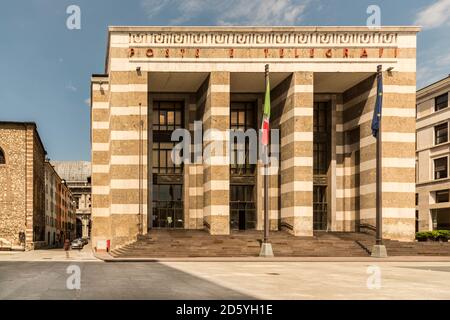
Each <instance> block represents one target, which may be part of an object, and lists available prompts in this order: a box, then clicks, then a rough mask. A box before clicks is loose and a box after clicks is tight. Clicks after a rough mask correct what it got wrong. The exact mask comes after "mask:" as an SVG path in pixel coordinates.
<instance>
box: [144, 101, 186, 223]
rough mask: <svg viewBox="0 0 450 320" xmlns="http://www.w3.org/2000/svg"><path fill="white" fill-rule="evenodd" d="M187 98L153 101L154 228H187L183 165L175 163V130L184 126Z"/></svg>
mask: <svg viewBox="0 0 450 320" xmlns="http://www.w3.org/2000/svg"><path fill="white" fill-rule="evenodd" d="M183 107H184V102H180V101H155V102H154V104H153V120H152V123H153V146H152V167H153V168H152V172H153V177H152V178H153V188H152V189H153V193H152V197H153V199H152V210H153V214H152V217H151V218H152V221H151V222H150V223H149V225H151V226H153V227H154V228H183V226H184V221H183V196H182V195H183V179H182V173H183V165H182V164H178V165H176V164H174V163H173V161H172V156H171V153H172V149H173V147H174V146H175V144H176V143H177V142H173V141H171V135H172V132H173V131H174V130H176V129H180V128H183Z"/></svg>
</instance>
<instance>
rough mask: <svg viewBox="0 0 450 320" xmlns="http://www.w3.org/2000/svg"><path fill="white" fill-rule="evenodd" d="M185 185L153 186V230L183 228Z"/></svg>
mask: <svg viewBox="0 0 450 320" xmlns="http://www.w3.org/2000/svg"><path fill="white" fill-rule="evenodd" d="M182 190H183V185H181V184H174V185H172V184H160V185H155V186H153V228H168V229H181V228H183V201H182V196H181V195H182Z"/></svg>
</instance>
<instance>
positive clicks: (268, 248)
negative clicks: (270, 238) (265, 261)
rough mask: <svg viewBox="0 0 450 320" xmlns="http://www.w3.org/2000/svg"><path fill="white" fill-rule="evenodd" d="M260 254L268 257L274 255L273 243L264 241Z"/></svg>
mask: <svg viewBox="0 0 450 320" xmlns="http://www.w3.org/2000/svg"><path fill="white" fill-rule="evenodd" d="M259 256H260V257H266V258H270V257H273V250H272V244H271V243H264V242H263V243H262V244H261V251H260V252H259Z"/></svg>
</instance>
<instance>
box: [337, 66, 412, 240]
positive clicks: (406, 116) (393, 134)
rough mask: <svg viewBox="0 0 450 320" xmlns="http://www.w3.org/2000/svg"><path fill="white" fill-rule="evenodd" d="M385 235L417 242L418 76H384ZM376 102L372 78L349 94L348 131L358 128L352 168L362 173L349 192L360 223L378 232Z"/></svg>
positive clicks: (390, 74)
mask: <svg viewBox="0 0 450 320" xmlns="http://www.w3.org/2000/svg"><path fill="white" fill-rule="evenodd" d="M383 81H384V94H383V127H382V128H383V133H382V153H383V155H382V156H383V159H382V161H383V173H382V174H383V176H382V181H383V185H382V198H383V203H382V206H383V210H382V212H383V236H384V237H386V238H390V239H397V240H412V238H413V237H414V218H415V73H410V72H392V73H384V74H383ZM375 100H376V79H375V76H373V77H370V78H368V79H366V80H364V81H362V82H360V83H359V84H357V85H356V86H354V87H353V88H351V89H349V90H347V91H346V92H345V93H344V121H345V123H344V130H346V131H347V132H348V133H347V136H348V137H349V139H350V140H351V142H350V143H347V144H348V145H349V146H346V148H351V147H352V145H351V143H353V146H354V143H355V137H353V135H350V133H351V132H352V131H351V130H353V132H355V130H358V132H359V139H358V144H359V145H358V146H357V148H358V149H359V161H358V162H357V163H349V164H348V166H349V167H350V168H352V169H353V170H357V171H358V173H359V183H358V184H356V185H354V186H353V185H351V186H350V187H347V188H346V192H347V193H349V194H351V195H353V198H354V201H355V202H356V204H357V205H356V208H359V211H358V212H357V215H356V219H357V218H358V215H359V220H360V223H361V226H362V227H363V229H364V228H365V227H367V228H369V229H372V230H374V226H375V217H376V213H375V210H376V140H375V138H374V137H373V136H372V131H371V120H372V116H373V108H374V106H375Z"/></svg>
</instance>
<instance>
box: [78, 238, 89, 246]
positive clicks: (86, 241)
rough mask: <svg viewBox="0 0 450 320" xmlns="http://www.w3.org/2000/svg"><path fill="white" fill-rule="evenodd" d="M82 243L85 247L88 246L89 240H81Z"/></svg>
mask: <svg viewBox="0 0 450 320" xmlns="http://www.w3.org/2000/svg"><path fill="white" fill-rule="evenodd" d="M80 240H81V242H83V245H87V244H88V243H89V240H88V238H80Z"/></svg>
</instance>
